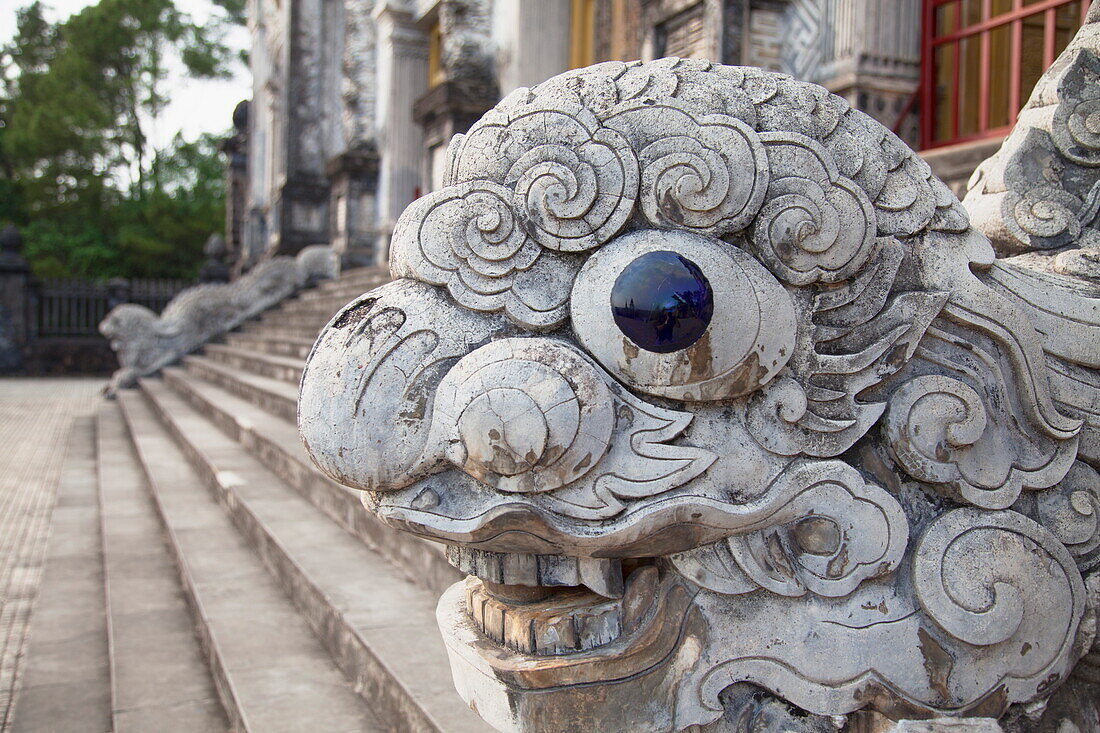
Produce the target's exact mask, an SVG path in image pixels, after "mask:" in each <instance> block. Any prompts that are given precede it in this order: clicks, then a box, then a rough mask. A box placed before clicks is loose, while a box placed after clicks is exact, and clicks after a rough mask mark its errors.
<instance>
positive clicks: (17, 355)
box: [0, 225, 33, 373]
mask: <svg viewBox="0 0 1100 733" xmlns="http://www.w3.org/2000/svg"><path fill="white" fill-rule="evenodd" d="M22 249H23V237H22V235H21V234H20V233H19V230H18V229H16V228H15V227H14V226H10V225H9V226H8V227H7V228H5V229H4V230H3V231H0V373H3V372H10V371H17V370H18V369H20V368H21V367H22V366H23V360H24V355H25V349H26V346H27V343H28V340H29V338H30V335H31V328H32V325H31V318H32V317H33V312H32V311H31V306H32V303H31V299H30V283H31V270H30V267H29V266H28V265H27V261H26V260H25V259H23V255H22Z"/></svg>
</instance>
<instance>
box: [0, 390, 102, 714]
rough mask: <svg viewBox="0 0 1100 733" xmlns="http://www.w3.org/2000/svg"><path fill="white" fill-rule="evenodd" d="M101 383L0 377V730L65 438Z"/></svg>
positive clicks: (90, 408) (8, 710)
mask: <svg viewBox="0 0 1100 733" xmlns="http://www.w3.org/2000/svg"><path fill="white" fill-rule="evenodd" d="M104 383H105V380H103V379H99V378H49V379H45V378H43V379H34V378H0V731H3V730H6V729H7V728H8V726H9V725H10V724H11V714H12V710H13V708H14V705H13V703H14V701H15V693H16V691H17V690H18V685H19V675H20V668H21V665H22V658H23V649H24V642H25V640H26V636H27V627H28V622H29V621H30V615H31V609H32V606H33V603H34V597H35V593H36V591H37V589H38V584H39V581H40V580H41V577H42V565H43V557H44V553H45V549H46V539H47V537H48V536H49V528H50V517H51V515H52V512H53V508H54V502H55V499H56V496H57V482H58V478H59V475H60V471H61V465H62V461H63V460H64V458H65V449H66V445H67V443H68V439H69V433H70V430H71V428H72V424H73V420H74V419H75V418H77V417H79V416H83V415H91V414H93V412H94V410H95V406H96V405H97V404H99V400H100V399H102V398H101V397H100V390H101V389H102V388H103V385H104Z"/></svg>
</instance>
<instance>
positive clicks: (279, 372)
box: [203, 344, 305, 386]
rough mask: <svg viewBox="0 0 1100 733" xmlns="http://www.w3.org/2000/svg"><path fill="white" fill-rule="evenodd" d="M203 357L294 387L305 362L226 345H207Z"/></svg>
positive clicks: (299, 378)
mask: <svg viewBox="0 0 1100 733" xmlns="http://www.w3.org/2000/svg"><path fill="white" fill-rule="evenodd" d="M203 355H204V356H206V357H207V358H209V359H210V360H211V361H214V362H217V363H218V364H224V365H225V366H228V367H232V368H234V369H240V370H243V371H246V372H250V373H252V374H258V375H259V376H261V377H268V378H270V379H278V380H281V381H283V382H288V383H290V384H293V385H295V386H297V385H298V382H300V381H301V379H302V369H304V368H305V360H303V359H299V358H297V357H293V356H279V355H277V354H265V353H263V352H257V351H253V350H252V349H246V348H240V347H238V346H229V345H227V344H208V345H207V346H206V349H205V350H204V351H203Z"/></svg>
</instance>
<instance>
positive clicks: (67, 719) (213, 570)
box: [14, 268, 487, 731]
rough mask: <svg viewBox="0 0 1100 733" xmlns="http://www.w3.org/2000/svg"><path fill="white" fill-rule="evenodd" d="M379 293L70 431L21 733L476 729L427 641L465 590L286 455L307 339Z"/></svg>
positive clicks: (347, 278)
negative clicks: (440, 614) (444, 605)
mask: <svg viewBox="0 0 1100 733" xmlns="http://www.w3.org/2000/svg"><path fill="white" fill-rule="evenodd" d="M387 277H388V274H387V273H386V272H385V271H384V270H381V269H373V268H371V269H360V270H355V271H351V272H348V273H345V274H344V276H343V277H341V278H340V279H339V280H337V281H332V282H329V283H325V284H323V285H321V286H320V287H318V288H316V289H314V290H311V291H308V292H305V293H303V294H301V295H300V296H299V297H297V298H296V299H294V300H292V301H288V302H286V303H284V304H283V305H282V306H280V307H279V308H277V309H273V310H271V311H269V312H267V313H266V314H265V315H264V316H263V317H262V318H260V319H259V320H257V321H254V322H250V323H248V324H246V325H245V326H244V327H243V328H241V329H239V331H238V332H235V333H231V334H229V335H228V336H227V337H226V339H225V343H220V344H212V345H209V346H207V347H206V349H205V350H204V351H203V352H202V353H201V354H196V355H193V356H188V357H186V358H185V359H184V360H183V363H182V365H180V366H178V367H172V368H169V369H166V370H165V371H164V373H163V375H162V376H161V377H160V378H153V379H145V380H143V381H142V382H141V384H140V387H139V389H136V390H129V391H126V392H124V393H122V394H121V395H120V397H119V398H118V400H117V401H114V402H105V403H104V404H103V405H102V406H101V407H100V409H99V412H98V414H97V416H96V419H95V421H94V424H93V423H91V422H88V423H79V424H78V425H77V428H76V429H77V431H78V432H77V433H76V434H74V436H73V439H74V440H73V446H74V448H73V449H72V450H71V451H70V455H69V457H68V462H69V465H68V467H67V469H66V473H65V474H64V479H63V481H62V485H61V487H60V495H59V507H64V506H67V505H69V504H72V505H74V506H75V507H76V509H77V511H76V512H75V514H74V513H70V514H72V517H70V519H69V520H68V521H66V522H64V523H59V524H55V527H54V533H53V536H52V537H51V550H50V555H49V560H48V563H47V568H46V572H45V578H44V580H43V586H42V589H41V593H40V600H39V603H38V606H37V608H36V609H35V617H34V619H33V620H32V626H31V637H30V651H29V655H28V661H27V667H26V669H27V674H26V677H25V681H24V682H25V686H26V689H27V690H30V691H31V693H29V694H27V695H26V696H25V697H24V699H23V700H22V701H20V702H18V703H17V707H16V713H15V725H14V730H15V731H47V730H48V731H67V730H73V731H76V730H79V731H96V730H116V731H123V730H126V731H144V730H156V731H221V730H241V731H307V730H308V731H361V730H371V731H375V730H385V731H484V730H487V728H486V726H485V724H484V723H483V722H482V721H481V720H480V718H478V717H477V715H476V714H475V713H473V712H472V711H471V710H469V709H467V708H466V707H465V705H464V704H463V703H462V701H461V700H460V699H459V697H458V695H457V693H455V691H454V688H453V686H452V683H451V679H450V667H449V665H448V662H447V658H446V653H445V651H444V648H443V642H442V639H441V638H440V635H439V631H438V630H437V628H436V623H435V602H436V599H437V598H438V596H439V594H440V593H441V592H442V591H443V589H444V588H446V587H447V586H449V585H451V584H452V583H454V582H455V581H457V580H459V579H460V575H459V573H458V571H456V570H454V569H453V568H452V567H451V566H449V565H448V564H447V562H446V560H445V558H444V555H443V548H442V547H440V546H437V545H433V544H431V543H427V542H423V541H420V540H418V539H416V538H414V537H411V536H408V535H405V534H402V533H398V532H395V531H393V530H391V529H388V528H386V527H383V526H382V525H380V524H378V523H377V522H376V521H375V520H374V519H372V518H371V517H370V516H369V515H368V514H367V513H366V512H365V511H364V510H363V509H362V507H361V506H360V504H359V498H358V496H357V494H356V493H355V492H353V491H351V490H349V489H346V488H344V487H342V486H339V485H337V484H335V483H333V482H332V481H331V480H329V479H327V478H325V477H323V476H322V475H321V474H320V473H319V472H318V471H317V470H316V469H315V468H314V467H313V465H312V464H311V463H310V461H309V458H308V456H307V455H306V452H305V449H304V448H303V447H302V444H301V442H300V440H299V439H298V433H297V427H296V425H295V410H296V399H297V389H298V379H299V378H300V376H301V372H302V367H303V364H304V361H305V357H306V356H307V354H308V353H309V349H310V348H311V347H312V345H313V341H314V338H315V337H316V335H317V333H318V332H319V331H320V329H321V328H322V327H323V326H324V324H325V323H326V322H327V321H328V320H329V319H330V318H331V317H332V316H333V315H334V314H335V313H336V311H337V310H338V309H339V308H340V307H341V306H343V305H344V304H345V303H347V302H348V301H349V300H351V299H352V298H354V297H355V296H358V295H359V294H361V293H362V292H364V291H366V290H369V289H371V288H373V287H374V286H376V285H378V284H380V283H382V282H384V281H385V279H387ZM66 516H67V517H68V516H70V515H69V514H67V515H66ZM74 603H76V604H78V605H76V606H74V605H73V604H74ZM66 664H70V665H76V667H75V669H77V670H78V671H79V673H78V672H76V671H74V670H73V669H66ZM54 677H56V682H57V685H61V686H60V687H57V685H55V681H54ZM52 687H57V691H58V692H59V693H62V692H64V694H55V695H50V694H38V692H39V691H41V690H46V691H48V690H49V689H51V688H52Z"/></svg>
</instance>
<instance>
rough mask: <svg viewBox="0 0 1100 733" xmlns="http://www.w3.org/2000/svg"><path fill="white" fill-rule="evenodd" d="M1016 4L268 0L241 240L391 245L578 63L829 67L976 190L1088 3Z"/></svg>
mask: <svg viewBox="0 0 1100 733" xmlns="http://www.w3.org/2000/svg"><path fill="white" fill-rule="evenodd" d="M1018 5H1019V4H1018V3H1015V4H1014V3H1012V2H1008V1H1007V0H1003V1H1002V0H995V1H994V2H991V3H984V4H983V3H979V2H970V1H969V0H833V1H829V2H826V1H825V0H539V1H538V2H527V1H526V0H523V1H521V0H251V3H250V12H249V26H250V30H251V35H252V52H251V65H252V73H253V79H254V81H253V99H252V101H251V103H250V108H249V110H248V114H247V115H245V117H246V119H245V120H244V123H243V127H241V126H240V125H238V129H237V131H236V134H235V136H234V140H235V141H236V143H235V144H236V147H235V151H236V153H235V155H234V156H233V157H234V165H235V166H236V168H235V171H236V172H235V173H233V174H231V177H233V176H235V178H234V180H233V184H234V190H235V191H236V192H237V193H236V195H235V196H234V197H233V206H232V207H231V210H230V212H229V214H230V216H229V217H228V218H229V221H228V223H227V229H228V230H229V231H228V236H227V241H229V242H230V245H231V247H230V249H231V252H237V253H239V254H237V255H236V258H237V271H238V272H239V271H242V270H245V269H248V268H249V267H250V266H252V265H253V264H254V263H256V262H259V261H260V260H262V259H264V258H267V257H270V256H274V255H277V254H294V253H296V252H298V251H299V250H301V249H302V248H303V247H305V246H308V245H310V244H318V243H331V244H332V245H333V246H334V247H335V248H336V249H337V251H339V252H340V253H341V255H342V257H343V259H344V261H345V263H346V264H349V265H365V264H373V263H380V262H384V261H385V258H386V256H387V251H388V243H389V237H390V234H391V232H392V230H393V225H394V222H395V221H396V218H397V216H398V215H399V214H400V212H401V211H403V210H404V208H405V206H407V205H408V204H409V203H410V202H411V201H413V200H414V199H416V198H417V197H419V196H421V195H423V194H424V193H427V192H428V191H431V190H435V189H438V188H439V187H440V186H441V185H442V176H443V171H444V170H445V168H446V149H447V143H448V141H449V140H450V139H451V137H452V136H453V135H455V134H456V133H461V132H463V131H465V130H466V129H467V128H468V127H469V125H470V124H471V123H472V122H473V121H474V120H476V119H477V118H478V117H479V116H480V115H481V114H482V113H483V112H485V111H486V110H488V109H490V108H491V107H492V106H493V105H494V104H495V103H496V102H497V101H498V100H499V99H501V98H503V97H504V96H506V95H507V94H508V93H510V92H511V91H513V90H514V89H517V88H519V87H525V86H533V85H535V84H537V83H539V82H541V81H543V80H544V79H547V78H549V77H550V76H553V75H555V74H558V73H561V72H563V71H566V70H568V69H571V68H578V67H582V66H586V65H589V64H592V63H596V62H600V61H609V60H623V61H630V60H636V59H638V60H643V61H645V60H651V59H655V58H660V57H663V56H680V57H684V58H703V59H709V60H712V61H716V62H720V63H724V64H739V65H749V66H758V67H761V68H765V69H769V70H773V71H780V72H783V73H787V74H790V75H791V76H793V77H795V78H798V79H803V80H807V81H812V82H816V83H818V84H821V85H823V86H825V87H826V88H828V89H829V90H830V91H832V92H834V93H836V94H838V95H840V96H843V97H844V98H846V99H847V100H848V101H849V102H850V103H851V104H852V105H853V106H854V107H856V108H857V109H860V110H862V111H864V112H866V113H868V114H869V115H871V116H872V117H874V118H875V119H876V120H878V121H879V122H881V123H882V124H883V125H885V126H886V127H888V128H890V129H891V130H893V131H894V132H895V133H897V134H898V135H899V136H901V137H902V138H903V139H904V140H905V141H906V142H907V143H908V144H909V145H910V146H912V147H914V148H915V149H918V150H920V151H921V152H922V155H924V157H925V159H926V160H928V161H929V163H930V164H931V165H932V167H933V169H934V170H935V171H936V173H937V174H938V175H939V176H940V177H941V178H943V179H944V180H945V181H947V182H948V184H949V185H951V186H952V187H953V188H954V189H955V190H956V191H957V192H960V193H961V192H962V190H963V189H964V188H965V185H966V182H967V179H968V178H969V176H970V174H971V172H972V170H973V169H974V167H975V165H976V164H977V163H978V162H979V161H981V160H983V159H984V158H986V157H988V155H990V154H991V153H992V152H993V151H994V150H996V148H997V146H999V144H1000V141H1001V140H1002V139H1003V136H1004V135H1005V133H1006V132H1007V131H1008V129H1009V128H1010V127H1011V125H1012V124H1013V123H1014V122H1015V115H1016V113H1017V112H1018V110H1019V109H1020V108H1021V107H1022V106H1023V104H1024V103H1025V102H1026V101H1027V91H1028V90H1030V89H1031V87H1032V86H1033V85H1034V83H1035V80H1036V79H1037V78H1038V76H1037V74H1038V72H1040V71H1041V69H1043V68H1046V65H1049V63H1050V62H1051V61H1052V60H1053V58H1054V57H1055V56H1056V55H1057V53H1058V52H1060V51H1061V49H1062V48H1064V47H1065V44H1066V43H1068V41H1069V39H1070V38H1071V37H1072V35H1073V33H1074V32H1075V31H1076V29H1077V28H1078V27H1079V25H1080V21H1081V18H1082V17H1083V13H1084V11H1085V9H1086V6H1087V3H1083V2H1080V1H1077V2H1073V1H1067V2H1046V3H1041V4H1038V5H1029V4H1024V5H1022V6H1019V7H1017V6H1018ZM1036 8H1038V9H1037V10H1036ZM1032 67H1034V68H1032Z"/></svg>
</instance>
